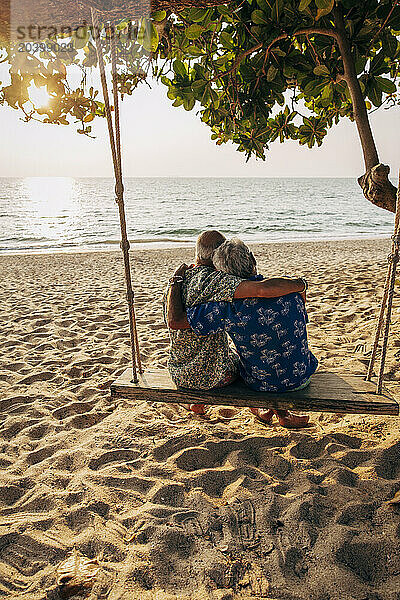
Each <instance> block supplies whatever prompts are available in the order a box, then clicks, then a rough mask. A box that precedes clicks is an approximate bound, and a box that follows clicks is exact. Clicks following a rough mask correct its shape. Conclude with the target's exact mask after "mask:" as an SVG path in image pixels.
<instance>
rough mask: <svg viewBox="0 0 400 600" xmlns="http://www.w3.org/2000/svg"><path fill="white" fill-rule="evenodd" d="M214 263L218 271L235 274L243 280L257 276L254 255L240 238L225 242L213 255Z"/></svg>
mask: <svg viewBox="0 0 400 600" xmlns="http://www.w3.org/2000/svg"><path fill="white" fill-rule="evenodd" d="M213 263H214V267H215V268H216V269H217V270H218V271H223V272H224V273H235V275H236V276H237V277H242V278H243V279H250V277H253V275H255V274H256V260H255V258H254V256H253V253H252V252H251V251H250V249H249V248H248V247H247V246H246V244H244V243H243V242H242V240H239V238H232V239H231V240H227V241H225V242H223V243H222V244H221V245H220V246H219V247H218V248H217V249H216V250H215V252H214V253H213Z"/></svg>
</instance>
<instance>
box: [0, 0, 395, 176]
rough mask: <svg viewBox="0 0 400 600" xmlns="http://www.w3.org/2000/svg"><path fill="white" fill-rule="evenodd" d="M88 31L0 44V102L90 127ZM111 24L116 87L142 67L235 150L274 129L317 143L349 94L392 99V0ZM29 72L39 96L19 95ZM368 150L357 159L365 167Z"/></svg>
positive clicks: (238, 2)
mask: <svg viewBox="0 0 400 600" xmlns="http://www.w3.org/2000/svg"><path fill="white" fill-rule="evenodd" d="M340 22H341V23H342V24H343V31H344V36H345V37H346V38H347V39H346V43H348V48H349V52H348V56H347V59H348V64H347V66H346V64H345V61H344V56H343V55H344V50H343V32H342V34H340ZM338 32H339V33H338ZM103 33H104V32H103ZM92 34H93V31H91V30H90V28H88V27H82V28H80V29H79V30H77V31H76V32H74V34H73V36H72V42H73V49H71V50H69V51H68V52H65V53H64V54H63V53H58V54H54V53H52V52H51V51H47V50H46V51H42V52H40V54H39V55H38V54H33V53H21V54H18V51H17V49H16V48H15V47H14V48H13V49H12V48H10V47H7V46H5V47H4V49H3V50H4V57H3V59H4V61H6V62H9V63H10V64H12V65H13V69H12V71H13V72H12V74H11V80H10V82H9V84H8V85H3V87H2V88H1V89H0V102H2V103H3V104H8V105H9V106H11V107H13V108H16V109H19V110H22V111H23V113H24V118H26V119H30V118H38V119H40V120H43V121H45V122H47V123H55V124H67V123H69V122H71V121H76V122H78V123H79V125H78V131H79V132H80V133H86V134H90V133H91V127H92V126H91V125H89V123H91V121H92V120H93V119H94V118H95V117H96V116H103V115H104V106H103V103H102V102H101V100H100V99H99V97H98V95H97V93H96V91H95V90H93V89H89V90H88V89H87V87H86V86H85V74H84V71H85V68H88V67H95V66H96V65H97V57H96V53H95V46H94V42H93V37H92ZM113 34H116V35H118V37H119V44H118V49H119V50H118V70H119V75H118V77H119V87H120V91H121V93H122V94H131V93H133V91H134V89H135V88H136V86H137V85H138V83H139V82H141V81H144V80H146V78H148V75H149V73H150V74H152V75H153V76H155V77H157V78H158V79H159V80H160V81H161V82H162V83H163V84H164V85H165V86H166V88H167V95H168V98H170V100H171V101H172V103H173V106H175V107H183V108H184V109H185V110H188V111H189V110H192V109H196V110H197V111H198V114H199V115H200V118H201V120H202V121H203V122H204V123H206V124H207V125H208V126H209V127H210V128H211V132H212V133H211V137H212V139H214V140H215V142H216V143H217V144H223V143H225V142H228V141H231V142H233V143H234V144H235V145H236V146H237V148H238V150H239V151H241V152H244V153H245V155H246V157H247V158H248V157H250V156H251V155H255V156H257V157H259V158H265V152H266V150H267V149H268V147H269V145H270V144H271V143H272V142H274V141H275V140H279V141H280V142H284V141H285V140H288V139H292V140H297V141H298V142H299V143H300V144H302V145H306V146H308V147H309V148H311V147H313V146H315V145H317V146H320V145H321V144H322V142H323V139H324V137H325V136H326V134H327V131H328V130H329V129H330V128H331V127H332V126H333V125H334V124H337V123H338V122H339V121H340V119H342V118H349V119H352V120H353V119H355V120H356V121H357V118H359V119H361V117H362V115H360V114H357V111H356V110H355V107H356V102H355V101H356V100H357V98H355V96H354V94H356V95H357V94H358V95H359V98H361V100H362V104H363V105H362V108H363V109H364V110H365V108H366V109H367V110H375V109H376V108H378V107H381V106H383V105H384V106H387V107H390V106H393V105H395V104H397V103H398V101H399V100H398V92H397V81H398V77H399V66H400V43H399V39H398V36H399V34H400V4H399V3H398V2H397V1H396V0H380V1H379V0H364V1H363V2H360V1H359V0H337V1H336V2H335V0H235V1H233V2H231V3H229V4H227V5H220V6H215V7H201V6H200V7H198V8H196V7H194V8H193V7H192V8H189V9H185V10H182V11H180V12H179V13H178V14H174V13H169V12H168V11H164V10H162V11H158V12H157V13H154V14H153V15H152V17H151V19H142V20H141V21H140V22H131V21H129V20H126V19H125V20H123V21H121V22H120V23H118V24H117V26H116V29H115V31H114V33H113ZM340 35H341V36H342V37H341V38H340ZM341 42H342V45H341ZM349 61H350V62H349ZM349 64H350V67H351V65H353V67H354V73H353V75H352V76H351V73H349ZM72 65H75V68H81V69H83V76H82V81H81V84H80V85H79V86H78V87H77V88H75V89H71V87H70V85H69V84H68V71H69V70H70V69H71V67H72ZM351 70H352V69H351V68H350V71H351ZM32 84H35V85H36V86H45V87H46V89H47V91H48V93H49V95H50V97H51V100H50V102H49V103H48V105H47V106H44V107H42V108H37V107H35V106H34V105H33V104H32V102H29V91H28V90H29V86H30V85H32ZM358 104H359V107H358V113H360V103H358ZM361 112H363V110H361ZM362 118H363V119H364V121H365V118H367V117H366V112H365V115H364V116H363V117H362ZM360 123H361V121H360ZM360 123H359V122H358V121H357V125H358V126H359V133H360V136H361V138H362V130H360ZM361 141H362V143H363V149H364V158H366V157H365V147H364V146H365V144H364V142H363V140H361ZM374 162H375V163H376V162H377V161H376V159H374V158H372V162H371V161H369V164H368V161H366V168H367V169H368V168H370V167H371V166H372V163H374Z"/></svg>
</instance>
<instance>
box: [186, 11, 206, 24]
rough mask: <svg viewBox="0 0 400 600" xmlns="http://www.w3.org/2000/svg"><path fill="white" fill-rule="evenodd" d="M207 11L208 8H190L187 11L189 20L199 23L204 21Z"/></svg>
mask: <svg viewBox="0 0 400 600" xmlns="http://www.w3.org/2000/svg"><path fill="white" fill-rule="evenodd" d="M207 13H208V8H191V9H190V10H189V13H188V17H189V20H190V21H193V22H194V23H200V22H201V21H204V19H205V18H206V16H207Z"/></svg>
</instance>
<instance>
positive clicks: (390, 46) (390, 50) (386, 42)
mask: <svg viewBox="0 0 400 600" xmlns="http://www.w3.org/2000/svg"><path fill="white" fill-rule="evenodd" d="M397 44H398V42H397V38H396V37H395V36H394V35H392V34H391V33H390V32H389V31H385V35H384V38H383V40H382V47H383V51H384V53H385V54H386V55H387V56H390V57H391V58H394V55H395V54H396V51H397Z"/></svg>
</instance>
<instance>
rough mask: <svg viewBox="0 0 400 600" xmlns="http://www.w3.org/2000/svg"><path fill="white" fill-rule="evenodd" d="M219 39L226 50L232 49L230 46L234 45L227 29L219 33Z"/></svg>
mask: <svg viewBox="0 0 400 600" xmlns="http://www.w3.org/2000/svg"><path fill="white" fill-rule="evenodd" d="M219 41H220V43H221V44H222V46H223V47H224V48H227V49H228V50H232V48H234V47H235V44H234V42H233V39H232V36H231V34H230V33H228V32H227V31H223V32H222V33H221V35H220V36H219Z"/></svg>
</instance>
